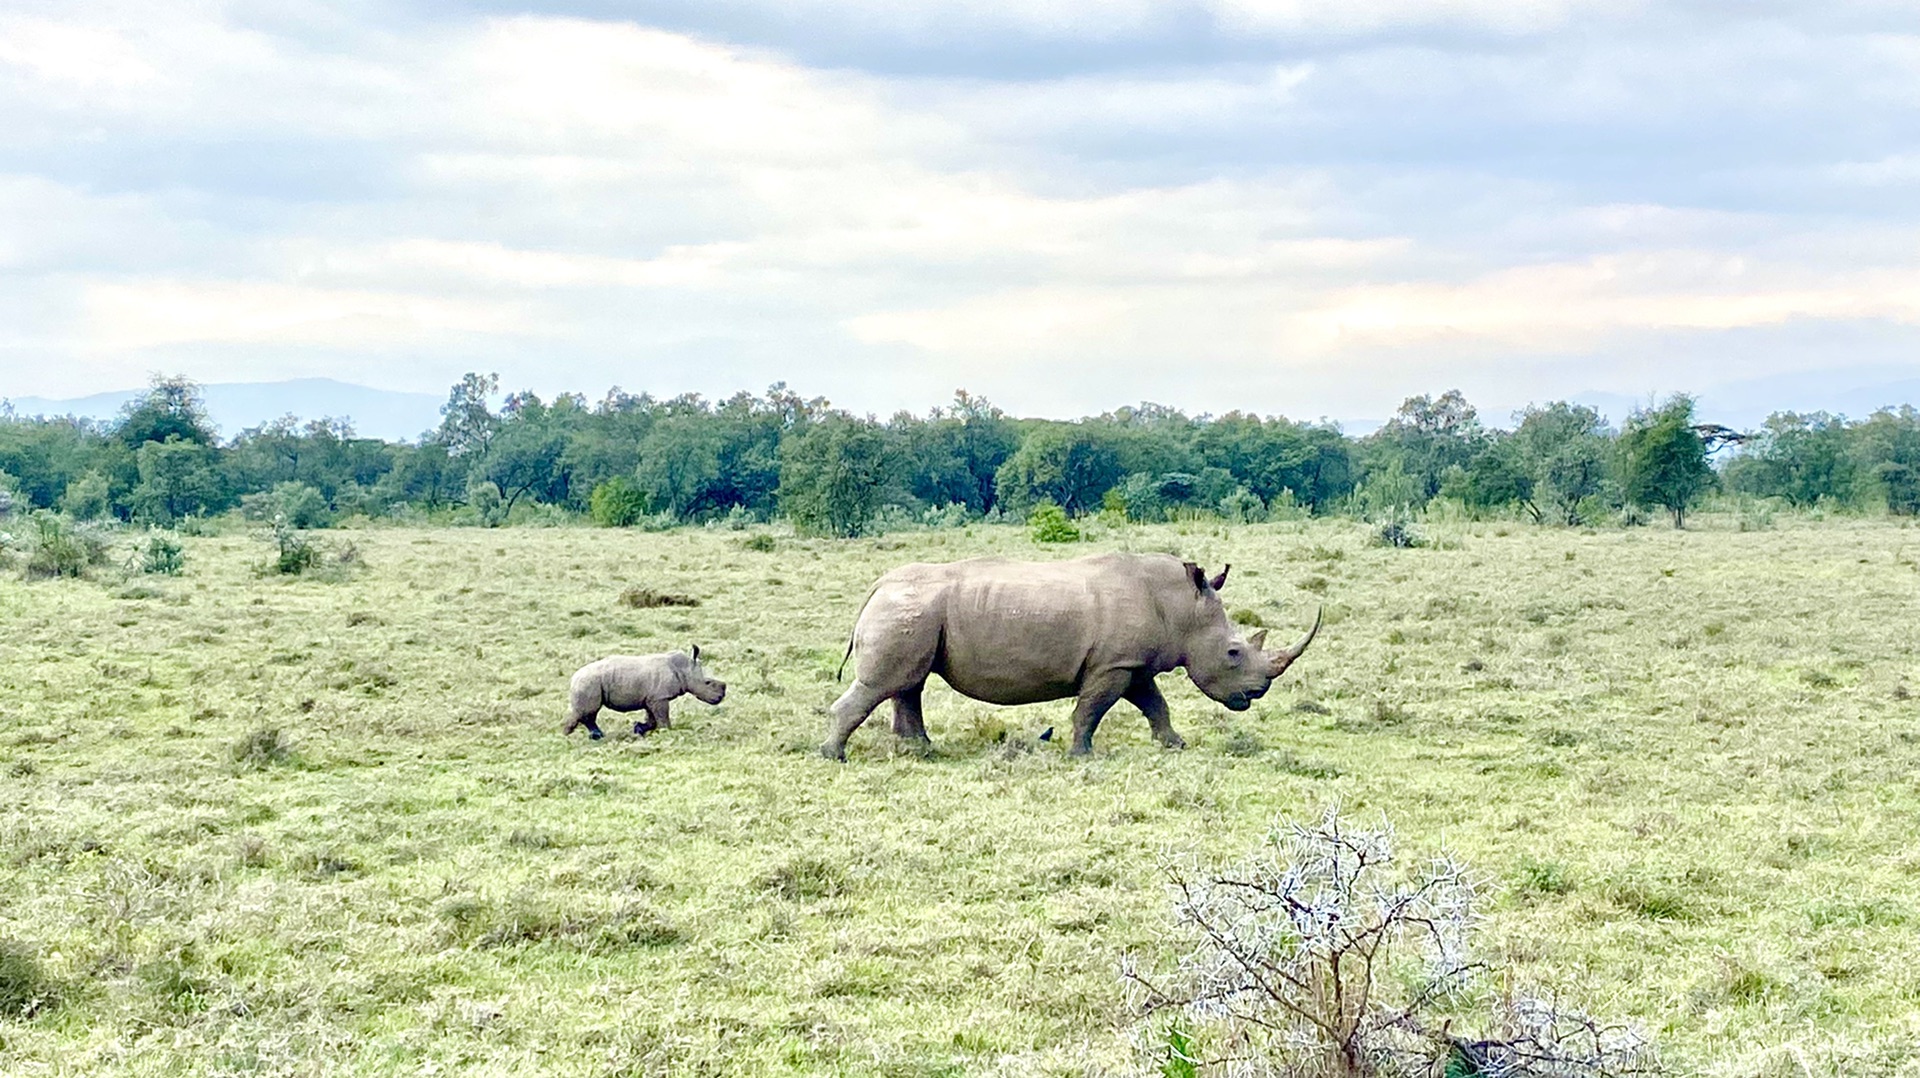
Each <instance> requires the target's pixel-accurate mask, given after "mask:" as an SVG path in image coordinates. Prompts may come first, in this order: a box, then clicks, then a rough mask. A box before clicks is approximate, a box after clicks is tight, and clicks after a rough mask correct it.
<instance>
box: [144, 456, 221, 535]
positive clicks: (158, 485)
mask: <svg viewBox="0 0 1920 1078" xmlns="http://www.w3.org/2000/svg"><path fill="white" fill-rule="evenodd" d="M137 460H138V466H139V470H140V483H139V485H138V486H136V487H134V489H133V494H132V496H131V497H130V499H129V501H130V502H131V504H132V507H133V512H134V515H135V516H137V517H139V518H140V519H142V520H146V521H150V522H152V523H155V524H171V523H173V522H174V521H176V520H179V519H180V518H181V517H186V516H195V515H199V514H204V513H209V512H213V511H215V510H218V509H221V508H224V507H225V504H226V499H225V491H224V489H223V484H222V483H221V481H220V461H219V455H218V454H217V453H216V452H215V450H214V449H213V447H212V446H208V445H202V444H200V443H198V442H192V441H187V440H185V439H182V438H177V437H176V438H168V439H167V440H166V441H164V442H147V443H146V444H144V445H142V446H141V447H140V451H139V453H138V454H137Z"/></svg>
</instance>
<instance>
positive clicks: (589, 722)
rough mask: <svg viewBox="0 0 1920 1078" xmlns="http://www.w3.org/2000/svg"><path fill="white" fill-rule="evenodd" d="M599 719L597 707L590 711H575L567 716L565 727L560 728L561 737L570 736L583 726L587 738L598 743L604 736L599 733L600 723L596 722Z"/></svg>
mask: <svg viewBox="0 0 1920 1078" xmlns="http://www.w3.org/2000/svg"><path fill="white" fill-rule="evenodd" d="M599 717H600V709H599V708H597V707H596V708H594V709H593V710H592V711H575V712H573V713H572V714H571V715H568V716H567V723H566V725H565V726H562V727H560V733H561V734H562V735H568V734H572V733H573V732H574V731H575V730H577V729H579V728H580V727H582V726H584V727H586V728H587V736H588V737H590V738H592V739H593V740H595V741H598V740H600V739H601V738H602V737H605V736H606V735H605V734H602V733H601V732H600V723H599V722H598V721H597V720H598V719H599Z"/></svg>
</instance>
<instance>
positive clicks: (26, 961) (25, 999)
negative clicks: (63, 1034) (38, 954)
mask: <svg viewBox="0 0 1920 1078" xmlns="http://www.w3.org/2000/svg"><path fill="white" fill-rule="evenodd" d="M58 999H59V990H58V987H57V986H56V985H55V984H54V982H53V979H52V978H50V977H48V976H47V973H46V971H45V970H44V969H42V968H41V966H40V962H39V960H38V959H37V958H35V957H34V955H33V952H31V951H29V950H27V949H26V948H25V947H23V946H21V945H20V944H18V943H15V942H13V941H12V940H6V939H0V1019H6V1018H31V1017H33V1016H34V1015H35V1014H38V1013H39V1012H41V1011H43V1010H46V1009H47V1008H49V1007H51V1006H53V1005H54V1004H55V1003H56V1002H57V1001H58Z"/></svg>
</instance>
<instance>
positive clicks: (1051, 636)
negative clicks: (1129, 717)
mask: <svg viewBox="0 0 1920 1078" xmlns="http://www.w3.org/2000/svg"><path fill="white" fill-rule="evenodd" d="M1226 580H1227V572H1226V570H1225V569H1222V570H1221V571H1220V574H1219V575H1218V576H1216V577H1214V578H1213V579H1211V580H1209V579H1207V575H1206V573H1205V572H1204V571H1203V570H1202V569H1201V568H1200V567H1199V566H1197V565H1195V564H1193V563H1192V562H1183V561H1180V560H1179V559H1178V558H1174V557H1170V556H1168V555H1165V554H1095V555H1093V556H1091V557H1086V558H1078V559H1075V560H1073V561H1062V562H1021V561H1006V560H1004V559H1000V558H977V559H974V560H971V561H961V562H953V563H950V564H946V565H925V564H916V565H907V566H902V567H901V568H898V569H895V570H894V571H892V572H890V573H888V574H887V575H885V576H883V577H881V578H880V581H879V582H878V583H876V584H875V585H874V586H873V591H872V593H871V594H869V595H868V596H867V601H866V604H865V605H864V606H862V607H861V609H860V617H859V620H858V622H857V623H856V624H855V625H854V628H853V636H852V639H850V640H849V641H848V643H847V654H848V655H849V656H853V655H855V654H858V656H859V659H858V661H857V662H856V663H855V666H854V675H855V676H854V682H853V686H852V687H851V688H849V689H848V690H847V691H846V693H845V695H843V696H841V697H840V699H839V700H837V701H835V702H834V705H833V725H832V728H831V730H830V731H829V734H828V737H827V742H826V744H824V745H822V746H821V747H820V752H821V754H822V755H825V756H826V757H828V758H829V759H835V760H844V759H846V758H847V756H846V753H847V738H848V736H850V735H851V734H852V733H853V731H854V730H855V729H857V728H858V727H859V726H860V724H861V723H863V722H865V721H866V719H867V716H868V715H869V714H872V712H873V709H874V708H876V707H878V706H879V705H880V702H881V701H883V700H892V701H893V709H894V710H893V731H894V733H896V734H898V735H900V736H901V737H905V738H911V739H915V740H918V741H921V742H926V741H927V728H926V725H925V723H924V721H923V720H922V718H921V714H920V696H921V691H922V690H923V689H924V688H925V686H926V683H927V676H928V675H929V674H939V675H940V676H941V677H942V678H944V679H945V680H946V682H947V684H949V685H951V686H953V687H954V689H955V690H957V691H958V692H960V693H961V694H962V695H965V696H970V697H972V698H974V699H975V700H984V701H986V702H988V703H992V704H1031V703H1036V702H1038V701H1042V700H1060V699H1064V698H1066V697H1069V696H1072V697H1076V698H1077V700H1076V703H1075V705H1074V709H1073V742H1072V752H1073V753H1074V754H1075V755H1080V754H1084V753H1087V752H1090V751H1092V748H1093V731H1094V728H1095V727H1097V726H1099V725H1100V719H1101V717H1102V716H1104V715H1105V714H1106V713H1107V710H1108V709H1109V708H1111V707H1113V705H1114V703H1115V702H1117V701H1119V700H1126V701H1128V702H1130V703H1132V704H1133V706H1135V707H1137V708H1139V709H1140V711H1141V713H1142V714H1144V715H1146V717H1147V722H1148V723H1149V724H1150V725H1151V726H1152V727H1153V735H1154V736H1155V737H1156V738H1159V739H1160V742H1161V743H1162V744H1164V745H1166V746H1168V747H1169V748H1183V747H1185V745H1186V742H1185V741H1183V740H1181V738H1180V735H1179V734H1176V733H1174V732H1173V726H1172V724H1171V723H1170V722H1168V720H1167V701H1166V699H1165V698H1164V697H1162V696H1161V695H1160V689H1159V687H1158V686H1156V685H1155V684H1154V680H1153V679H1154V677H1155V676H1157V675H1159V674H1163V673H1166V672H1167V671H1169V670H1172V669H1174V668H1175V667H1181V666H1184V667H1186V670H1187V676H1188V677H1191V678H1192V679H1193V683H1194V684H1195V685H1197V686H1199V687H1200V691H1201V692H1204V693H1206V694H1207V695H1208V696H1211V697H1213V698H1214V699H1215V700H1218V701H1220V702H1221V703H1223V704H1225V705H1227V706H1228V707H1230V708H1232V709H1233V710H1235V711H1245V710H1246V709H1247V708H1248V707H1250V706H1252V703H1253V701H1254V700H1256V699H1258V698H1259V697H1260V696H1261V695H1262V694H1263V693H1265V692H1266V691H1267V686H1268V685H1270V684H1272V683H1273V679H1274V678H1277V677H1279V676H1280V674H1281V672H1282V671H1284V670H1285V669H1286V668H1287V666H1288V665H1289V664H1290V663H1292V662H1293V660H1295V659H1297V658H1299V657H1300V653H1301V652H1303V651H1305V650H1306V648H1307V645H1308V644H1309V643H1311V642H1312V641H1313V636H1314V633H1316V632H1318V631H1319V629H1320V619H1319V617H1318V616H1317V615H1316V616H1315V618H1314V621H1313V628H1311V629H1309V630H1307V634H1306V635H1305V636H1303V637H1301V638H1300V642H1299V643H1297V644H1294V645H1293V646H1292V647H1289V648H1284V649H1282V650H1280V651H1265V650H1263V649H1262V645H1263V644H1264V643H1265V642H1266V635H1267V634H1266V632H1265V630H1262V631H1260V632H1258V633H1255V634H1254V635H1253V636H1252V637H1251V638H1243V637H1241V636H1240V634H1239V633H1238V632H1236V631H1235V629H1234V626H1233V625H1232V624H1230V623H1229V622H1228V621H1227V615H1226V610H1225V609H1224V608H1223V607H1222V606H1221V605H1220V595H1219V592H1220V588H1221V586H1222V585H1224V584H1225V583H1226ZM842 669H845V664H844V662H843V663H842Z"/></svg>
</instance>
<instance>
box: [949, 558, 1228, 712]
mask: <svg viewBox="0 0 1920 1078" xmlns="http://www.w3.org/2000/svg"><path fill="white" fill-rule="evenodd" d="M1160 562H1165V563H1166V564H1160ZM945 568H946V569H947V570H948V573H947V577H948V579H947V583H946V587H945V589H944V590H945V595H944V602H943V604H942V605H943V611H942V612H943V615H944V617H943V619H942V621H943V630H944V632H943V640H942V645H943V647H942V653H941V655H940V656H939V659H938V662H939V673H940V674H941V675H942V676H943V677H945V678H946V680H947V681H948V683H949V684H951V685H953V687H954V688H955V689H957V690H959V691H960V692H962V693H965V694H966V695H968V696H972V697H975V698H977V699H981V700H987V701H989V702H992V703H1033V702H1037V701H1041V700H1057V699H1060V698H1062V697H1066V696H1072V695H1074V694H1075V693H1076V692H1078V691H1079V685H1080V681H1081V679H1082V677H1083V676H1084V675H1085V674H1086V673H1087V672H1088V671H1089V670H1090V669H1095V668H1107V667H1115V666H1120V667H1150V668H1154V669H1155V670H1156V672H1157V671H1158V670H1160V669H1167V668H1170V667H1171V663H1172V660H1173V659H1174V658H1176V657H1177V655H1176V654H1170V652H1177V648H1178V642H1177V640H1175V639H1174V633H1173V631H1172V628H1173V627H1172V626H1170V625H1169V624H1168V618H1167V617H1166V615H1165V609H1164V608H1165V606H1166V604H1165V602H1164V601H1163V598H1162V597H1160V596H1156V594H1155V591H1156V589H1163V588H1166V587H1168V585H1169V583H1170V582H1171V581H1177V580H1178V579H1180V577H1179V573H1180V569H1179V563H1178V562H1176V561H1174V560H1173V559H1171V558H1164V557H1161V556H1142V555H1129V554H1104V555H1096V556H1093V557H1089V558H1077V559H1074V560H1072V561H1065V562H1012V561H1001V560H997V559H982V560H977V561H970V562H955V563H953V564H952V565H950V566H946V567H945ZM1188 587H1189V588H1190V587H1191V585H1188ZM1173 598H1174V599H1175V600H1176V601H1177V600H1178V599H1179V598H1180V596H1179V595H1178V593H1177V592H1176V593H1175V594H1174V596H1173Z"/></svg>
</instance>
